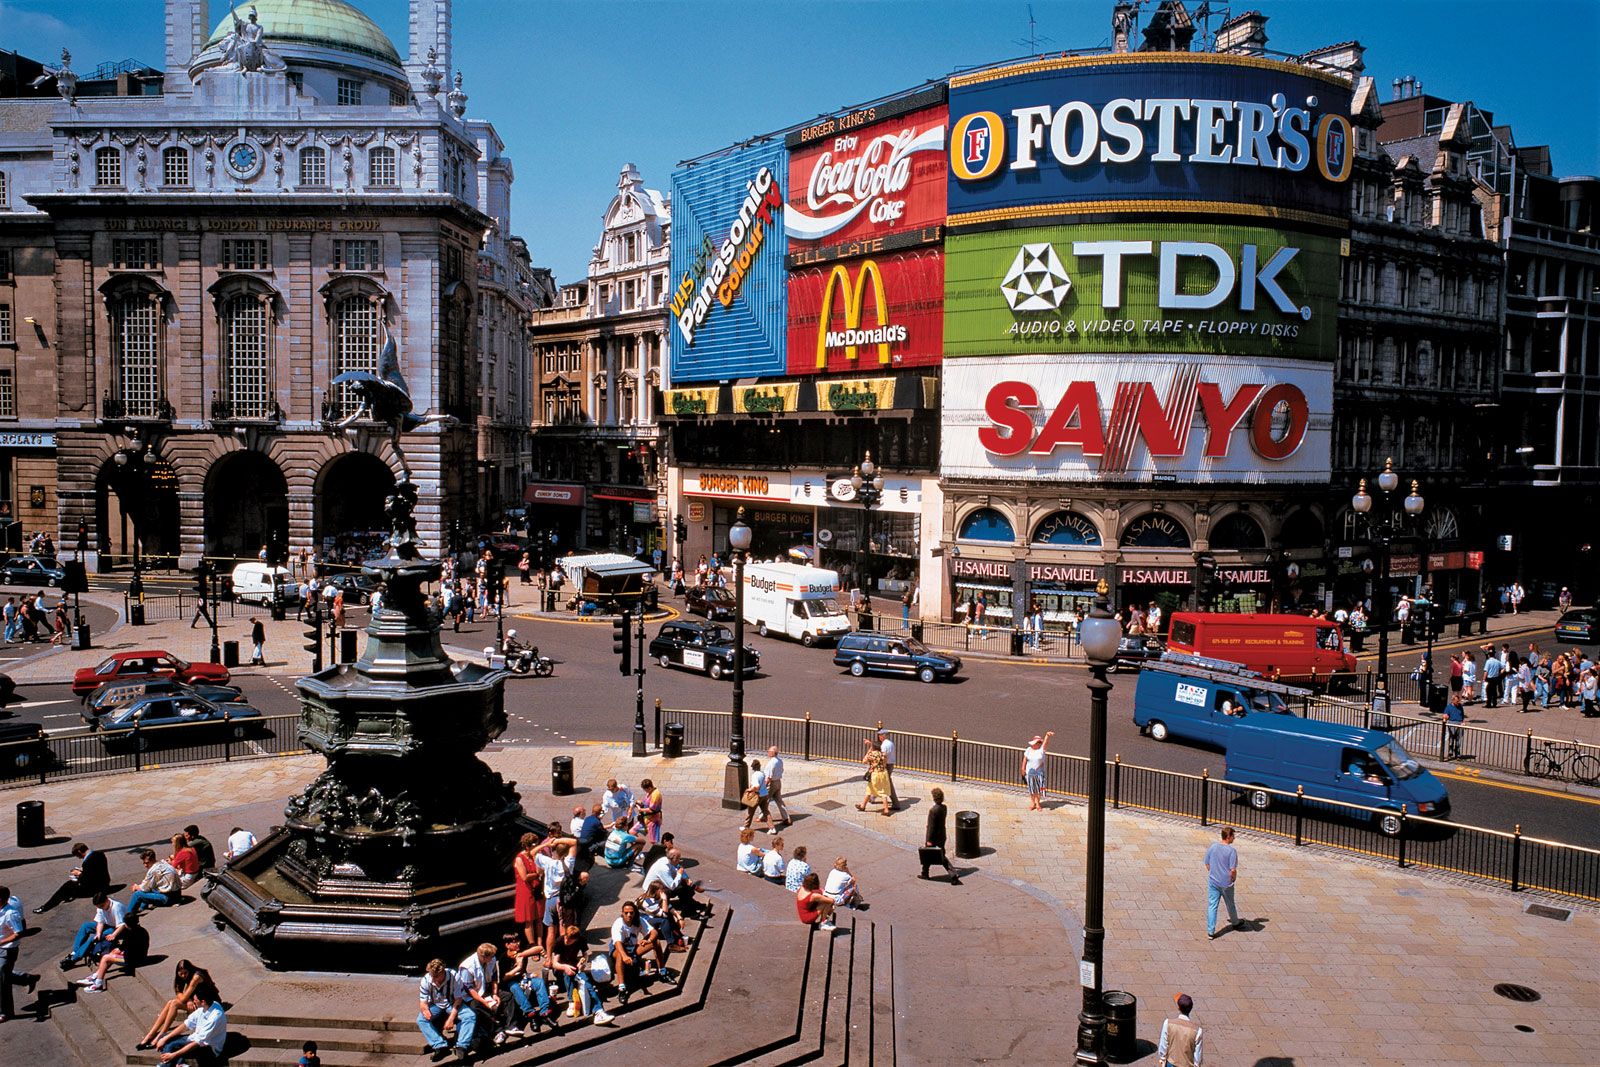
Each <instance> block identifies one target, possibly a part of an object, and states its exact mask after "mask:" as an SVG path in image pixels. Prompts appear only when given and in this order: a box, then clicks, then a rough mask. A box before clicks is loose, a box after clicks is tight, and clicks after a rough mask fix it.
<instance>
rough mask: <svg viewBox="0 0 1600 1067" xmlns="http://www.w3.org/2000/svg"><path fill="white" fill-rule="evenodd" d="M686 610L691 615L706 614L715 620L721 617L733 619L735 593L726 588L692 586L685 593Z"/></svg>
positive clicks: (684, 603) (730, 620)
mask: <svg viewBox="0 0 1600 1067" xmlns="http://www.w3.org/2000/svg"><path fill="white" fill-rule="evenodd" d="M683 606H684V610H686V611H688V612H689V614H691V615H704V616H705V617H706V618H708V619H710V620H711V621H713V622H716V621H717V620H719V619H726V620H728V621H729V622H732V621H733V608H734V599H733V594H732V593H730V592H728V591H727V590H726V589H716V588H710V589H696V588H695V587H694V586H690V587H689V588H688V589H687V590H686V591H685V592H684V594H683Z"/></svg>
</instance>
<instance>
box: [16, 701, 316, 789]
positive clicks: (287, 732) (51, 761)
mask: <svg viewBox="0 0 1600 1067" xmlns="http://www.w3.org/2000/svg"><path fill="white" fill-rule="evenodd" d="M299 726H300V716H299V715H297V714H296V715H269V716H259V717H257V716H252V717H250V718H248V719H234V720H227V721H222V722H217V721H211V722H200V723H176V724H173V725H170V726H141V727H138V728H136V729H133V730H125V731H124V730H116V731H107V730H87V729H84V730H74V731H71V732H68V733H59V734H50V735H47V736H44V737H39V738H34V739H32V740H28V741H9V742H6V743H4V744H0V789H3V788H8V787H16V786H24V785H34V784H45V783H48V782H53V781H59V780H61V779H65V778H81V777H84V776H87V775H97V774H120V773H122V772H124V771H146V770H151V769H154V768H156V767H170V766H172V765H174V764H184V763H213V762H232V761H236V760H249V759H262V758H265V757H269V756H292V755H298V754H300V753H303V752H305V751H306V748H305V746H304V745H302V744H301V743H300V734H299Z"/></svg>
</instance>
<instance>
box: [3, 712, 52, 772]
mask: <svg viewBox="0 0 1600 1067" xmlns="http://www.w3.org/2000/svg"><path fill="white" fill-rule="evenodd" d="M51 762H52V757H51V753H50V746H49V743H48V742H47V741H46V740H45V736H44V728H43V727H42V726H40V725H39V724H38V723H36V722H6V723H0V779H5V778H21V777H23V776H24V775H29V774H38V773H39V769H40V767H42V766H48V765H49V764H50V763H51Z"/></svg>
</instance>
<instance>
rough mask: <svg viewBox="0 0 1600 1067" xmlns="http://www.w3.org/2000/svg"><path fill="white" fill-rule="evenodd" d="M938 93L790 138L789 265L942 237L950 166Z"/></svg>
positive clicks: (821, 124) (824, 123)
mask: <svg viewBox="0 0 1600 1067" xmlns="http://www.w3.org/2000/svg"><path fill="white" fill-rule="evenodd" d="M942 93H943V90H942V89H940V90H937V91H936V92H933V93H922V94H917V95H916V96H913V97H906V98H902V99H901V100H897V101H890V102H889V103H887V104H879V105H875V106H873V107H869V108H861V109H858V110H856V111H850V112H846V113H844V114H841V115H833V116H830V117H828V118H824V119H819V120H817V121H816V122H814V123H811V124H809V125H807V126H805V127H802V128H801V129H799V130H796V131H794V132H793V133H791V134H790V135H789V137H788V138H787V142H786V143H787V144H788V145H789V149H790V155H789V192H788V198H787V203H786V208H785V211H784V221H783V225H784V232H785V233H787V234H788V237H789V253H790V266H791V267H794V266H804V265H806V264H808V263H818V262H825V261H827V260H828V259H838V258H844V257H849V256H858V255H870V254H874V253H880V252H883V251H887V250H891V249H895V248H903V247H908V246H911V245H918V244H928V243H932V242H935V241H938V240H939V239H940V237H941V235H942V232H943V231H942V227H943V225H944V218H945V184H946V179H945V173H946V169H947V166H948V161H947V155H946V152H945V117H946V113H945V106H944V103H943V99H942ZM930 101H934V102H933V103H932V105H931V106H930ZM886 242H887V243H886Z"/></svg>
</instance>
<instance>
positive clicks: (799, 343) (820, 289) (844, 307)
mask: <svg viewBox="0 0 1600 1067" xmlns="http://www.w3.org/2000/svg"><path fill="white" fill-rule="evenodd" d="M943 345H944V253H943V252H941V251H940V250H939V249H938V248H937V247H928V248H923V249H918V250H915V251H908V252H894V253H891V254H889V255H884V256H868V257H866V258H864V259H854V260H845V261H842V262H838V263H831V264H827V265H825V266H820V267H807V268H804V269H802V270H797V271H794V272H792V273H791V274H790V275H789V345H788V348H789V373H790V374H825V373H847V374H855V373H861V374H866V373H879V372H882V371H885V370H892V369H895V368H900V367H930V366H934V365H936V364H937V363H938V362H939V359H940V355H941V352H942V349H943Z"/></svg>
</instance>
